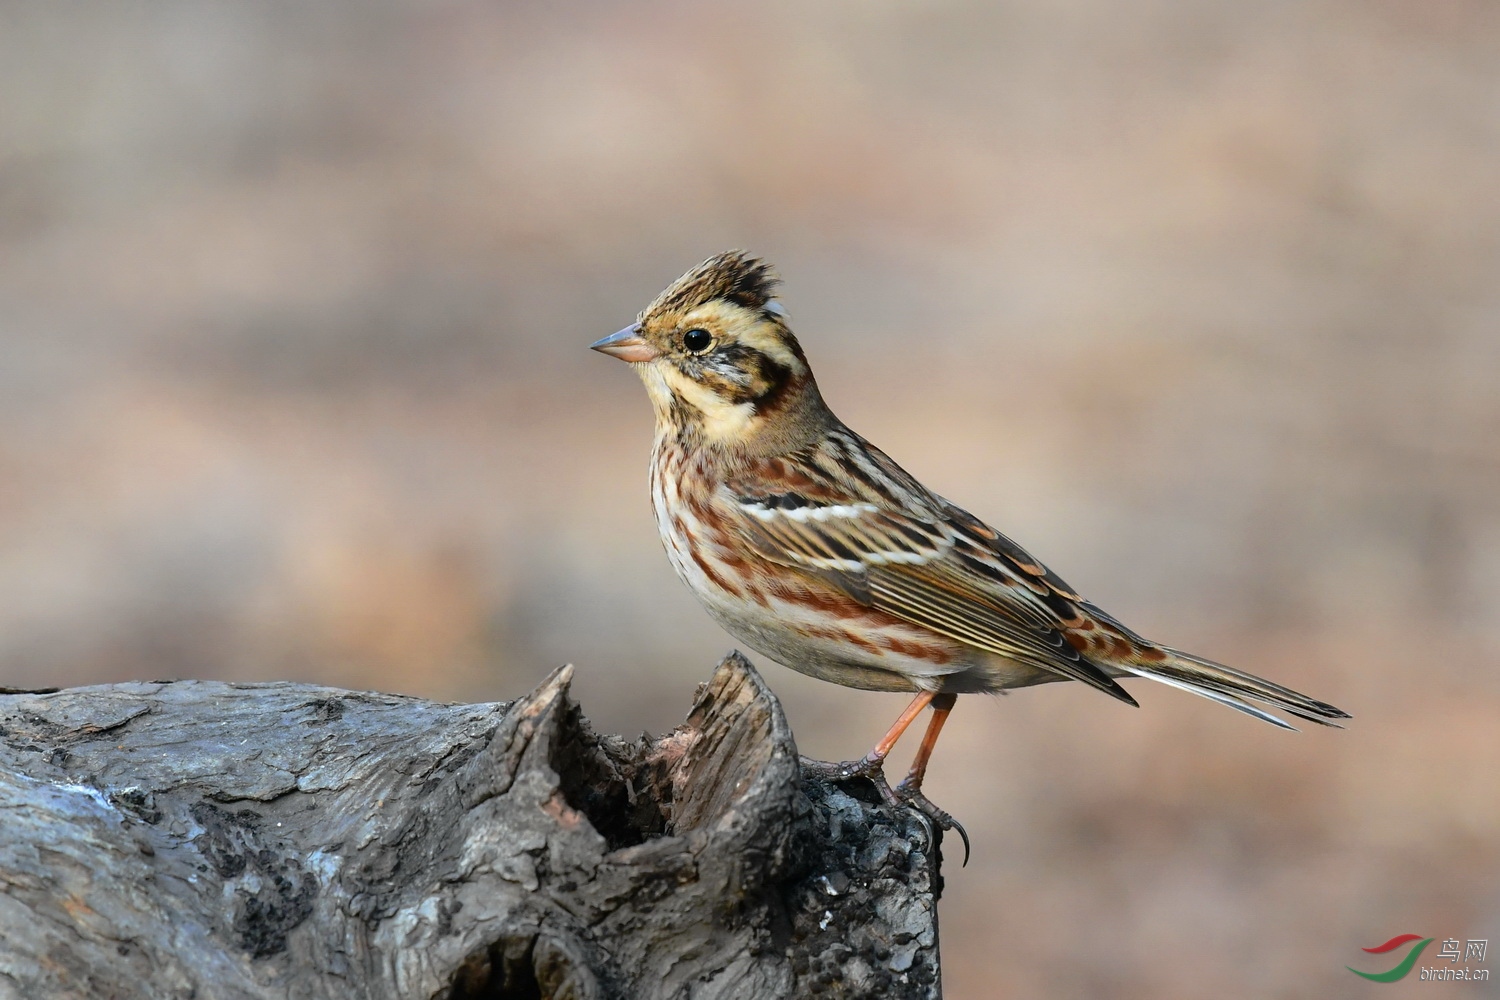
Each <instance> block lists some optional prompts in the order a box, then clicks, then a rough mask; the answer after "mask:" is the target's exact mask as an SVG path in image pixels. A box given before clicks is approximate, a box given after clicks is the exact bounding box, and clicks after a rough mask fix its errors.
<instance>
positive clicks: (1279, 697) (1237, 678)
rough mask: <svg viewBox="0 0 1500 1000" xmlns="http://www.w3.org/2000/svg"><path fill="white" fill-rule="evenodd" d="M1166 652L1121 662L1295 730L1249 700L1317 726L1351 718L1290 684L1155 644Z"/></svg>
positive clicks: (1135, 671) (1140, 673)
mask: <svg viewBox="0 0 1500 1000" xmlns="http://www.w3.org/2000/svg"><path fill="white" fill-rule="evenodd" d="M1158 648H1159V649H1161V650H1162V652H1164V653H1167V654H1168V656H1169V659H1167V660H1166V661H1164V662H1159V663H1151V662H1146V663H1132V664H1122V666H1124V668H1125V669H1127V670H1129V671H1130V672H1131V673H1133V674H1135V675H1136V676H1138V677H1145V678H1148V679H1150V680H1153V681H1157V682H1159V683H1161V684H1166V685H1167V686H1168V687H1175V688H1180V689H1181V690H1183V691H1191V692H1192V693H1193V694H1196V695H1201V696H1202V697H1204V698H1208V699H1209V700H1211V701H1216V702H1218V703H1219V704H1221V705H1227V706H1228V707H1230V708H1233V709H1236V710H1238V711H1241V712H1244V713H1245V714H1246V715H1253V716H1254V717H1255V718H1257V719H1261V720H1263V721H1265V722H1269V723H1271V724H1272V725H1274V726H1280V727H1281V728H1283V729H1291V730H1293V731H1295V729H1296V727H1295V726H1292V725H1291V724H1289V723H1287V722H1285V721H1284V720H1282V719H1280V718H1277V717H1276V716H1275V715H1272V714H1271V713H1270V712H1268V711H1266V710H1265V709H1263V708H1261V707H1260V706H1259V705H1255V704H1252V701H1258V702H1261V703H1262V704H1266V705H1269V706H1271V707H1272V708H1275V709H1278V710H1280V711H1282V712H1285V713H1286V714H1288V715H1292V716H1295V717H1296V718H1299V719H1306V720H1307V721H1308V722H1316V723H1317V724H1318V725H1320V726H1332V727H1333V728H1334V729H1341V728H1343V727H1342V726H1340V725H1339V724H1338V723H1337V722H1334V721H1333V720H1334V719H1347V718H1350V715H1349V713H1348V712H1345V711H1343V710H1342V709H1338V708H1335V707H1334V706H1332V705H1330V704H1328V703H1327V702H1323V701H1318V700H1317V699H1316V698H1309V697H1308V696H1307V695H1305V694H1302V693H1301V692H1300V691H1293V690H1292V689H1291V688H1289V687H1283V686H1282V685H1280V684H1277V683H1275V682H1273V681H1268V680H1266V679H1265V678H1263V677H1257V676H1255V675H1254V674H1248V673H1246V672H1245V671H1243V670H1236V669H1234V668H1233V667H1226V666H1225V665H1224V664H1222V663H1215V662H1214V661H1213V660H1207V659H1204V658H1203V657H1201V656H1194V655H1193V654H1192V653H1184V652H1182V651H1181V650H1178V649H1171V648H1168V647H1166V646H1161V647H1158Z"/></svg>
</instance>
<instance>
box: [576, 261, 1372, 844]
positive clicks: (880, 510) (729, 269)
mask: <svg viewBox="0 0 1500 1000" xmlns="http://www.w3.org/2000/svg"><path fill="white" fill-rule="evenodd" d="M779 285H780V278H779V277H778V276H777V275H776V273H775V271H774V270H773V269H772V267H771V266H770V265H769V264H768V263H766V262H765V261H764V260H761V259H759V258H757V257H754V256H752V255H750V254H749V253H746V252H744V251H741V250H730V251H726V252H724V253H720V254H717V255H715V256H713V257H710V258H708V259H707V260H705V261H704V262H703V263H701V264H699V265H698V266H697V267H694V268H692V269H691V270H689V271H688V272H687V273H686V274H684V275H682V277H680V278H678V279H677V280H676V281H674V282H672V283H671V284H670V285H669V286H668V287H667V288H666V289H665V290H664V291H663V292H662V293H661V294H660V295H658V296H657V297H656V299H655V300H654V301H652V302H651V303H650V305H648V306H647V307H646V308H645V309H644V310H643V311H642V312H641V313H640V314H639V315H638V316H637V318H636V321H635V322H634V323H632V324H631V325H630V326H627V327H625V328H624V329H622V330H620V331H619V332H617V333H614V334H611V335H610V336H608V337H605V338H603V339H601V340H599V341H597V342H595V343H594V344H591V345H590V346H591V347H592V348H593V349H594V350H596V351H599V352H601V353H603V354H606V355H609V356H611V357H614V358H618V359H620V360H621V361H625V362H628V363H629V364H630V365H631V366H632V367H634V368H635V370H636V372H637V373H638V374H639V375H640V377H641V380H642V381H643V382H644V383H645V386H646V392H647V395H648V396H649V397H650V401H651V406H652V410H653V412H654V415H655V439H654V443H653V446H652V450H651V462H650V487H651V505H652V509H653V511H654V513H655V517H656V526H657V530H658V532H659V534H660V536H661V540H662V543H663V545H664V547H665V548H666V552H667V556H668V559H669V560H670V561H671V564H672V567H673V569H675V570H676V573H677V576H678V577H679V578H680V579H681V580H682V581H683V582H684V583H685V584H686V585H687V586H688V588H689V589H690V590H691V591H692V592H693V594H694V595H695V596H696V597H697V598H698V600H699V602H700V603H701V604H702V605H703V607H704V609H705V610H706V611H707V612H708V614H709V616H710V617H711V618H713V619H714V620H715V621H716V622H718V623H719V625H721V626H722V627H723V628H724V629H725V630H726V631H727V632H729V633H730V634H731V635H733V636H734V637H735V638H736V639H738V640H740V641H742V642H744V643H746V644H748V645H749V646H750V647H752V648H753V649H755V650H757V651H759V652H761V653H763V654H765V655H767V656H769V657H771V658H772V659H774V660H776V661H778V662H780V663H782V664H784V665H785V666H787V667H790V668H791V669H793V670H796V671H799V672H801V673H804V674H808V675H810V676H813V677H817V678H820V679H822V680H826V681H832V682H833V683H835V684H841V685H845V686H847V687H851V688H858V689H864V690H869V691H901V692H910V693H912V694H913V695H914V697H913V699H912V701H911V702H910V704H909V705H908V706H907V708H906V710H905V711H903V712H902V713H901V715H900V717H899V718H898V719H897V720H896V722H895V723H894V724H893V725H892V726H891V727H890V729H889V731H887V732H886V734H885V735H884V736H883V737H882V738H881V739H880V740H879V742H877V743H876V744H875V746H874V748H873V749H872V750H870V752H869V753H867V754H865V755H864V756H863V757H861V758H859V759H857V760H853V761H846V762H843V763H840V764H837V765H826V766H825V767H827V768H828V769H829V770H828V772H827V774H826V775H825V776H830V777H835V778H841V779H850V778H854V777H865V778H869V779H871V780H872V781H874V782H875V783H876V787H877V788H878V789H879V790H880V793H881V794H882V796H884V797H885V798H886V799H887V800H888V801H892V802H898V803H903V804H906V805H909V806H911V807H913V808H915V809H917V810H918V811H920V812H922V813H923V814H925V815H926V816H927V817H928V818H929V819H930V820H932V822H934V823H935V824H937V825H938V826H939V827H941V828H942V829H944V830H956V831H957V832H958V834H959V835H960V837H961V838H962V839H963V843H964V852H965V862H967V859H968V849H969V838H968V833H967V831H965V830H964V828H963V826H962V825H961V824H960V823H958V822H957V821H956V820H954V819H953V817H952V816H951V815H950V814H949V813H947V812H945V811H944V810H942V809H940V808H938V807H937V806H936V805H934V804H933V803H932V802H931V801H930V800H929V799H928V798H927V797H926V796H925V795H924V794H923V792H922V783H923V780H924V778H925V776H926V773H927V766H928V763H929V761H930V759H931V757H932V753H933V748H934V747H935V746H936V744H937V740H938V736H939V734H940V733H941V731H942V728H943V724H944V723H945V722H946V721H947V718H948V715H949V713H950V712H951V711H952V710H953V706H954V704H955V702H956V700H957V697H958V696H959V695H961V694H977V693H1001V692H1005V691H1008V690H1009V689H1012V688H1020V687H1027V686H1030V685H1034V684H1042V683H1047V682H1051V681H1066V680H1071V681H1077V682H1081V683H1083V684H1086V685H1088V686H1089V687H1091V688H1094V689H1096V690H1098V691H1101V692H1103V693H1105V694H1107V695H1110V696H1111V697H1113V698H1115V699H1116V700H1118V701H1120V702H1123V703H1125V704H1127V705H1131V706H1138V702H1137V701H1136V700H1135V698H1134V697H1132V696H1131V694H1130V693H1129V692H1128V691H1126V689H1125V688H1124V686H1122V685H1121V684H1120V683H1119V681H1120V679H1121V678H1131V677H1138V678H1145V679H1148V680H1153V681H1157V682H1159V683H1161V684H1165V685H1167V686H1169V687H1174V688H1180V689H1182V690H1185V691H1190V692H1192V693H1193V694H1197V695H1201V696H1202V697H1204V698H1208V699H1210V700H1211V701H1216V702H1218V703H1219V704H1221V705H1225V706H1227V707H1229V708H1233V709H1236V710H1238V711H1240V712H1244V713H1245V714H1247V715H1251V716H1254V717H1255V718H1257V719H1261V720H1263V721H1265V722H1268V723H1271V724H1272V725H1275V726H1279V727H1282V728H1284V729H1293V728H1294V727H1293V726H1292V725H1291V724H1289V723H1288V722H1286V721H1285V720H1283V719H1282V718H1280V717H1279V716H1277V715H1275V714H1273V713H1272V712H1271V711H1269V710H1268V708H1270V709H1277V710H1279V711H1281V712H1283V713H1285V714H1287V715H1290V716H1293V717H1295V718H1299V719H1304V720H1307V721H1310V722H1314V723H1319V724H1322V725H1327V726H1333V727H1335V728H1337V727H1338V722H1337V721H1336V720H1340V719H1348V718H1350V716H1349V714H1348V713H1346V712H1344V711H1342V710H1341V709H1338V708H1335V707H1334V706H1332V705H1330V704H1328V703H1326V702H1322V701H1318V700H1316V699H1314V698H1310V697H1308V696H1307V695H1304V694H1301V693H1300V692H1297V691H1294V690H1292V689H1291V688H1288V687H1284V686H1282V685H1280V684H1276V683H1274V682H1272V681H1269V680H1265V679H1263V678H1260V677H1257V676H1255V675H1254V674H1250V673H1246V672H1244V671H1241V670H1237V669H1235V668H1233V667H1228V666H1225V665H1224V664H1221V663H1216V662H1214V661H1213V660H1209V659H1205V658H1204V657H1201V656H1197V655H1194V654H1192V653H1188V652H1184V651H1182V650H1179V649H1173V648H1172V647H1170V646H1166V645H1162V644H1160V643H1157V642H1153V641H1151V640H1149V639H1146V638H1144V637H1142V636H1141V635H1139V634H1137V633H1136V632H1134V631H1132V630H1131V629H1129V628H1127V627H1126V626H1125V625H1124V624H1123V623H1121V622H1120V621H1119V620H1118V619H1116V618H1115V617H1113V616H1112V615H1110V614H1108V613H1107V612H1105V611H1104V610H1103V609H1101V608H1100V607H1098V606H1097V605H1096V604H1094V603H1092V602H1091V601H1089V600H1087V599H1085V598H1084V597H1083V596H1082V595H1081V594H1079V592H1078V591H1077V590H1075V589H1074V588H1073V587H1072V586H1070V585H1069V584H1068V583H1066V582H1064V581H1063V580H1062V578H1061V577H1059V576H1058V575H1057V574H1056V573H1054V572H1052V571H1051V570H1050V569H1048V568H1047V567H1046V566H1045V565H1043V564H1042V563H1041V561H1040V560H1038V559H1036V558H1035V557H1033V556H1032V555H1031V554H1030V553H1028V552H1027V551H1026V550H1025V549H1023V548H1022V547H1021V546H1020V545H1018V544H1016V543H1015V542H1013V541H1012V540H1011V539H1010V538H1008V537H1006V536H1005V535H1003V534H1001V533H1000V532H999V531H997V530H995V529H994V528H992V527H990V526H989V525H988V524H986V523H985V522H983V521H981V520H980V519H979V518H977V517H975V516H974V515H972V514H970V513H969V512H968V511H966V510H964V509H963V508H961V507H959V506H958V505H957V504H954V503H952V502H950V501H948V500H946V499H944V498H943V497H941V496H939V495H937V494H936V493H934V492H932V491H931V490H929V489H928V488H927V487H926V486H924V485H922V484H921V483H920V482H918V481H917V480H916V478H914V477H913V476H912V475H911V474H909V473H908V472H907V471H906V470H905V469H903V468H902V467H901V466H899V465H897V464H896V462H895V461H893V460H892V459H891V458H890V457H889V456H887V455H886V453H885V452H883V451H881V450H880V449H879V448H877V447H876V446H875V445H873V444H871V443H870V442H869V441H867V440H865V439H864V438H863V437H861V436H860V435H859V434H857V433H855V432H854V431H853V430H851V429H850V428H849V427H848V426H846V425H845V424H844V423H843V421H841V420H840V419H839V418H838V417H837V416H835V415H834V413H833V411H832V410H831V409H829V407H828V405H827V403H825V402H824V400H823V396H822V394H821V393H820V392H819V390H818V384H817V382H816V380H815V379H814V378H813V373H812V369H811V367H810V366H809V364H808V360H807V355H806V354H805V353H804V351H803V349H802V346H801V344H800V343H799V342H798V340H797V337H796V336H795V335H794V334H793V333H792V329H791V325H790V321H789V318H788V314H787V311H786V309H785V308H784V307H783V306H782V305H781V303H780V301H779V300H778V298H777V290H778V286H779ZM927 708H931V716H930V718H929V720H928V723H927V727H926V730H925V732H924V733H923V736H922V740H921V742H920V744H919V745H918V748H917V751H916V754H915V756H914V757H913V760H912V763H911V768H910V770H909V771H908V773H907V775H906V777H905V778H904V779H903V780H902V781H901V782H900V783H899V784H898V785H896V786H895V787H894V788H892V787H891V786H890V784H889V782H888V781H887V779H886V777H885V773H884V763H885V759H886V757H887V755H889V754H890V752H891V749H892V748H893V747H894V746H895V745H896V742H897V741H898V740H899V739H900V738H901V736H902V735H903V734H904V733H905V732H906V730H907V729H908V728H909V727H910V726H911V724H912V723H913V722H914V721H915V720H916V719H917V718H918V716H920V715H921V713H922V711H923V710H924V709H927ZM811 763H815V762H804V764H805V765H806V764H811Z"/></svg>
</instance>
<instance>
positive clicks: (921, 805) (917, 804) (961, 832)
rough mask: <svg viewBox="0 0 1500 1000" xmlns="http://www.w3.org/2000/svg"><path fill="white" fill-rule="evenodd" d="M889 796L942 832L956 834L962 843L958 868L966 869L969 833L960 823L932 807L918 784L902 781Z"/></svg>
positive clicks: (908, 780)
mask: <svg viewBox="0 0 1500 1000" xmlns="http://www.w3.org/2000/svg"><path fill="white" fill-rule="evenodd" d="M891 794H892V795H894V796H895V798H896V800H897V801H898V802H900V803H902V804H903V805H907V806H910V807H911V808H913V809H915V810H916V811H917V812H919V813H921V814H922V815H923V816H926V817H927V818H928V819H930V820H932V822H933V824H934V825H935V826H937V827H939V828H940V829H942V830H944V831H948V830H952V831H954V832H955V833H957V834H958V837H959V839H960V840H962V841H963V842H964V863H963V865H961V866H960V867H964V868H967V867H968V865H969V832H968V831H967V830H965V829H964V825H963V824H962V823H960V822H959V821H958V820H956V819H954V818H953V817H952V816H950V815H948V813H946V812H944V811H943V810H942V809H939V808H938V807H937V806H935V805H933V804H932V801H931V800H930V799H928V798H927V796H925V795H923V794H922V786H921V784H920V783H918V782H912V781H911V780H910V779H907V780H905V781H902V782H901V783H900V784H899V785H897V786H896V787H895V788H894V789H892V791H891Z"/></svg>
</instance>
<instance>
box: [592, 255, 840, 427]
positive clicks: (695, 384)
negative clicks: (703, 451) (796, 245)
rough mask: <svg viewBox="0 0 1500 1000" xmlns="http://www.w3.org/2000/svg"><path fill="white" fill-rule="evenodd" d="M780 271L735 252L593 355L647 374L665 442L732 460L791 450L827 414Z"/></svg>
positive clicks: (666, 296)
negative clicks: (779, 292)
mask: <svg viewBox="0 0 1500 1000" xmlns="http://www.w3.org/2000/svg"><path fill="white" fill-rule="evenodd" d="M777 280H778V279H777V278H776V275H775V274H774V273H773V272H772V270H771V266H770V265H769V264H767V263H765V262H764V261H762V260H758V259H756V258H754V257H751V256H750V255H748V254H746V253H743V252H741V251H738V250H730V251H727V252H725V253H721V254H718V255H717V256H714V257H710V258H709V259H708V260H706V261H704V262H703V263H702V264H699V265H698V266H697V267H695V268H693V269H692V270H691V271H689V272H688V273H687V274H684V275H683V276H682V277H680V278H678V279H677V280H676V281H674V282H673V283H672V284H671V285H670V286H668V288H667V289H666V291H664V292H662V293H661V294H660V295H658V296H657V297H656V300H655V301H654V302H652V303H651V304H650V305H649V306H647V307H646V308H645V310H644V311H642V312H641V314H640V316H639V317H637V319H636V321H635V323H634V324H632V325H631V326H628V327H626V328H625V329H623V330H621V331H620V332H619V333H616V334H612V335H611V336H608V337H605V338H604V339H603V340H600V341H599V342H597V343H595V344H593V345H591V346H592V347H593V349H594V350H596V351H599V352H601V353H603V354H608V355H611V356H613V357H616V358H619V359H620V360H622V361H628V362H630V363H631V364H632V365H634V366H635V369H636V371H637V372H639V373H640V376H641V380H642V381H644V382H645V383H646V391H647V392H648V393H649V395H650V396H651V403H652V407H653V408H654V409H655V411H656V425H657V432H658V434H676V435H679V436H682V437H687V438H691V439H693V441H694V442H695V443H697V444H700V445H707V446H710V447H718V448H723V449H726V450H731V451H733V450H754V451H780V450H791V449H792V448H795V447H798V446H800V445H801V443H802V438H803V437H804V436H806V435H807V434H809V433H811V432H812V431H813V430H815V429H816V427H817V426H819V425H820V424H821V421H822V419H823V417H824V414H826V410H825V408H824V406H823V401H822V397H821V396H819V394H818V387H817V383H816V382H814V381H813V376H812V370H811V369H809V368H808V366H807V358H806V357H805V356H804V355H803V353H802V347H801V345H799V344H798V343H797V338H796V337H795V336H793V335H792V331H791V330H790V329H789V328H788V326H787V319H786V312H785V311H784V310H783V309H782V308H781V304H780V303H778V302H776V301H775V299H774V293H775V289H776V285H777Z"/></svg>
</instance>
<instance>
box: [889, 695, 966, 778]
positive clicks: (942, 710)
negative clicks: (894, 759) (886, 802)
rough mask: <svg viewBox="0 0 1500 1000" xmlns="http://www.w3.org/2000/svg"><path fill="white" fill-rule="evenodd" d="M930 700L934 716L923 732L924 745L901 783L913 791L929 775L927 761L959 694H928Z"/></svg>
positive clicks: (920, 747) (919, 749)
mask: <svg viewBox="0 0 1500 1000" xmlns="http://www.w3.org/2000/svg"><path fill="white" fill-rule="evenodd" d="M928 701H930V702H931V703H932V718H931V719H928V720H927V732H925V733H923V734H922V745H921V746H919V747H917V755H916V756H915V757H913V758H912V760H911V770H910V771H907V772H906V779H905V780H904V781H902V782H901V785H900V787H901V788H905V789H910V790H911V791H913V792H915V791H917V790H919V789H920V788H921V787H922V779H923V778H925V777H926V776H927V762H928V761H929V760H931V759H932V748H933V747H935V746H937V741H938V733H941V732H942V731H943V723H945V722H947V721H948V713H949V712H951V711H953V705H954V703H955V702H957V701H958V695H956V694H940V695H936V696H933V695H928ZM892 742H894V741H892Z"/></svg>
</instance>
